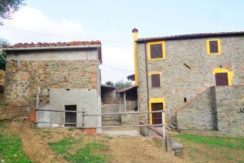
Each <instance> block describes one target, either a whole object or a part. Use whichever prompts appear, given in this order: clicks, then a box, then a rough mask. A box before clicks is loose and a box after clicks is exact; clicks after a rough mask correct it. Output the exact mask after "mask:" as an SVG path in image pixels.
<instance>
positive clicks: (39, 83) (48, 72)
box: [5, 51, 100, 107]
mask: <svg viewBox="0 0 244 163" xmlns="http://www.w3.org/2000/svg"><path fill="white" fill-rule="evenodd" d="M30 53H31V52H30ZM59 53H60V52H57V51H55V52H52V56H51V57H50V58H46V59H40V60H38V58H43V54H41V53H40V54H38V53H37V52H35V60H32V59H31V57H29V58H28V55H29V54H28V53H27V54H20V55H25V56H26V58H27V59H18V54H17V57H16V59H15V58H14V59H12V58H13V57H14V56H15V55H13V54H11V55H10V56H7V63H6V77H5V80H6V86H5V100H6V101H7V102H8V103H21V104H22V105H25V106H30V107H34V106H35V98H36V93H37V88H40V89H41V92H42V91H43V90H48V89H49V88H50V89H51V88H67V89H72V88H80V89H82V88H87V89H99V88H100V77H99V71H98V65H99V61H98V60H97V59H89V60H88V59H86V60H85V59H77V60H76V59H75V58H73V60H64V59H62V58H61V59H56V58H54V59H53V56H55V55H56V56H58V55H59ZM66 53H67V54H66V55H69V53H70V52H68V51H67V52H66ZM44 55H45V54H44ZM79 55H84V58H86V57H85V55H87V58H88V57H89V56H88V55H89V53H87V54H79ZM8 57H9V58H11V60H10V59H8ZM72 57H74V56H72Z"/></svg>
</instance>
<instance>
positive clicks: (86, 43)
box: [4, 41, 101, 51]
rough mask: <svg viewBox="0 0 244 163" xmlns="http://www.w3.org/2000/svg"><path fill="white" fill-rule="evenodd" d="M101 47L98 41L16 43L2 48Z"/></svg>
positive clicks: (7, 49) (8, 49) (9, 49)
mask: <svg viewBox="0 0 244 163" xmlns="http://www.w3.org/2000/svg"><path fill="white" fill-rule="evenodd" d="M89 47H91V48H92V47H93V48H94V47H101V42H100V41H72V42H52V43H48V42H38V43H33V42H31V43H17V44H14V45H10V46H8V47H6V48H4V50H5V51H11V50H41V49H66V48H67V49H72V48H89Z"/></svg>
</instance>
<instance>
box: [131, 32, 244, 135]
mask: <svg viewBox="0 0 244 163" xmlns="http://www.w3.org/2000/svg"><path fill="white" fill-rule="evenodd" d="M132 32H133V36H134V52H135V76H134V78H135V83H136V85H138V105H139V106H138V109H139V111H148V110H149V111H157V110H164V111H165V112H166V122H167V124H168V125H169V126H170V127H177V128H178V129H179V130H181V129H200V130H219V131H221V132H222V133H225V134H230V135H243V134H244V113H243V112H244V109H243V108H244V32H228V33H201V34H187V35H176V36H166V37H155V38H137V37H138V36H137V35H138V30H137V29H134V30H133V31H132ZM140 121H143V122H145V123H148V122H149V123H150V124H160V123H161V122H162V116H161V113H152V114H149V115H148V116H147V115H141V116H140Z"/></svg>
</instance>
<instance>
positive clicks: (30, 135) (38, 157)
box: [7, 122, 66, 163]
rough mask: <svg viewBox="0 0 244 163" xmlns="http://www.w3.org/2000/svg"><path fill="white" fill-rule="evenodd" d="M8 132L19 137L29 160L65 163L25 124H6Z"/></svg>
mask: <svg viewBox="0 0 244 163" xmlns="http://www.w3.org/2000/svg"><path fill="white" fill-rule="evenodd" d="M7 127H8V129H9V132H11V133H14V134H17V135H19V136H20V138H21V140H22V144H23V150H24V151H25V153H26V154H27V155H28V156H29V158H30V159H31V160H33V161H34V162H36V163H43V162H45V163H52V162H60V163H64V162H66V161H65V160H64V159H63V158H62V157H58V156H57V155H56V154H55V153H54V152H53V151H52V150H51V149H50V148H49V147H48V144H47V142H46V141H45V140H44V139H43V138H42V137H41V136H40V135H38V134H37V133H36V132H35V130H33V128H32V126H31V125H30V124H27V123H16V122H11V123H9V124H8V126H7Z"/></svg>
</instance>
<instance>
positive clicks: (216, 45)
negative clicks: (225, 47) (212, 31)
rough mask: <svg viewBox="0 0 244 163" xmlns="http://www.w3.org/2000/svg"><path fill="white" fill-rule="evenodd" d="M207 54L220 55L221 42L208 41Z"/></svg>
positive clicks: (216, 40)
mask: <svg viewBox="0 0 244 163" xmlns="http://www.w3.org/2000/svg"><path fill="white" fill-rule="evenodd" d="M206 44H207V53H208V55H220V54H221V53H222V47H221V40H220V39H208V40H207V41H206Z"/></svg>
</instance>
